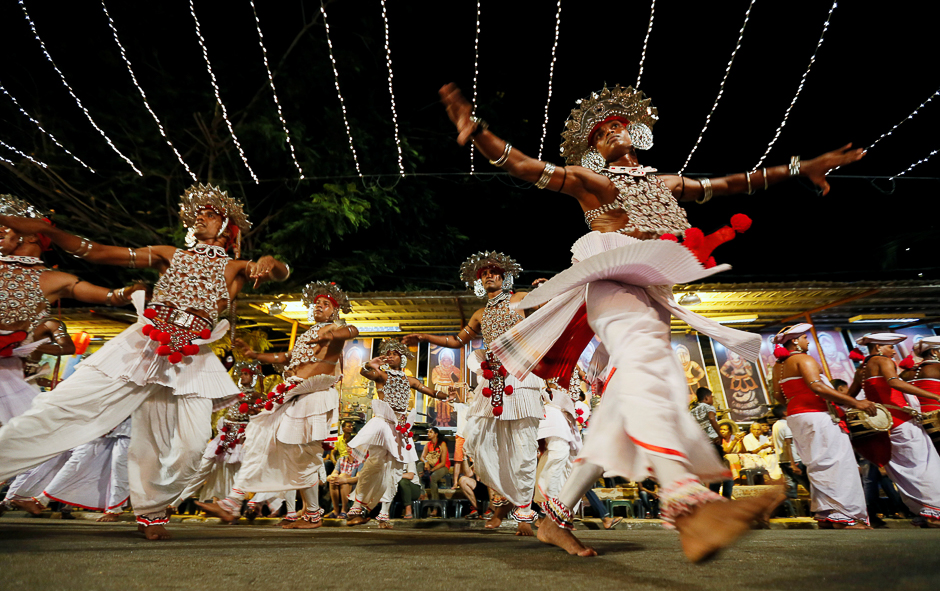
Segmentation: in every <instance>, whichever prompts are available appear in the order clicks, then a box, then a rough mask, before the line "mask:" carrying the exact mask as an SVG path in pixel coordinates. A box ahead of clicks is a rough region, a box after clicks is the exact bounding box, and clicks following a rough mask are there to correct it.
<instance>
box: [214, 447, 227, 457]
mask: <svg viewBox="0 0 940 591" xmlns="http://www.w3.org/2000/svg"><path fill="white" fill-rule="evenodd" d="M224 453H225V447H223V446H221V445H220V446H219V447H217V448H215V455H217V456H220V455H222V454H224Z"/></svg>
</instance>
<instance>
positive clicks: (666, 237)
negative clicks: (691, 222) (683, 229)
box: [659, 234, 679, 242]
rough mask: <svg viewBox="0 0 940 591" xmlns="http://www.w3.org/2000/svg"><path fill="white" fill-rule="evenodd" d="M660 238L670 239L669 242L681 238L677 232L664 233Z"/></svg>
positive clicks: (677, 240)
mask: <svg viewBox="0 0 940 591" xmlns="http://www.w3.org/2000/svg"><path fill="white" fill-rule="evenodd" d="M659 239H660V240H668V241H669V242H679V238H677V237H676V235H675V234H663V235H662V236H660V237H659Z"/></svg>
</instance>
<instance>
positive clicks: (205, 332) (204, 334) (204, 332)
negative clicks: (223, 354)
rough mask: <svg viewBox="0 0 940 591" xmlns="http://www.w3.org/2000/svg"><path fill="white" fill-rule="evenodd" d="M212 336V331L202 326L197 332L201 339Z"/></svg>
mask: <svg viewBox="0 0 940 591" xmlns="http://www.w3.org/2000/svg"><path fill="white" fill-rule="evenodd" d="M211 337H212V331H211V330H209V329H208V328H204V329H203V330H202V332H201V333H199V338H200V339H202V340H204V341H205V340H207V339H209V338H211Z"/></svg>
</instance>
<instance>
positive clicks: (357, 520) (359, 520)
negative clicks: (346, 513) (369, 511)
mask: <svg viewBox="0 0 940 591" xmlns="http://www.w3.org/2000/svg"><path fill="white" fill-rule="evenodd" d="M368 521H369V516H368V515H353V516H352V517H347V518H346V525H362V524H363V523H366V522H368Z"/></svg>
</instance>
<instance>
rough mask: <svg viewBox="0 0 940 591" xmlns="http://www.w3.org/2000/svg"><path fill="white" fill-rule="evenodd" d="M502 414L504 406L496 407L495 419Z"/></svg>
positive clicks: (494, 411)
mask: <svg viewBox="0 0 940 591" xmlns="http://www.w3.org/2000/svg"><path fill="white" fill-rule="evenodd" d="M501 414H503V407H502V406H494V407H493V416H494V417H498V416H499V415H501Z"/></svg>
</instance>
